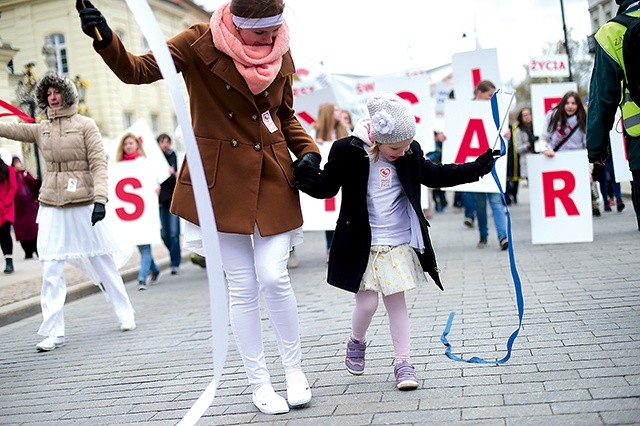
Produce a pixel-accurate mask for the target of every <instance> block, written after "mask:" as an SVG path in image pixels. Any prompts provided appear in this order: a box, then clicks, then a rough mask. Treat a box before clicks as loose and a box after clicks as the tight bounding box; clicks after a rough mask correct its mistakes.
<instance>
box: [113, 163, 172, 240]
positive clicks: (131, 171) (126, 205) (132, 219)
mask: <svg viewBox="0 0 640 426" xmlns="http://www.w3.org/2000/svg"><path fill="white" fill-rule="evenodd" d="M156 188H158V183H157V181H156V177H155V173H154V172H153V169H152V168H151V167H150V161H149V160H148V159H146V158H144V157H141V158H137V159H135V160H132V161H121V162H118V163H115V162H109V202H108V203H107V217H106V219H105V220H107V221H108V222H109V227H110V228H109V229H111V230H112V232H113V234H114V235H117V236H118V239H119V240H120V241H121V242H122V243H123V244H126V245H138V244H156V243H159V242H160V241H161V240H160V214H159V211H158V194H157V193H156Z"/></svg>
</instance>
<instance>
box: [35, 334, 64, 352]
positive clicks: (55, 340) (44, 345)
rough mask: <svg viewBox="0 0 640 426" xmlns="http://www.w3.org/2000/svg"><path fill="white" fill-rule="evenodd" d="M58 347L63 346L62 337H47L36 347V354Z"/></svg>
mask: <svg viewBox="0 0 640 426" xmlns="http://www.w3.org/2000/svg"><path fill="white" fill-rule="evenodd" d="M60 346H64V336H57V337H55V336H49V337H47V338H46V339H44V340H43V341H42V342H40V343H38V344H37V345H36V350H37V351H38V352H46V351H52V350H54V349H55V348H59V347H60Z"/></svg>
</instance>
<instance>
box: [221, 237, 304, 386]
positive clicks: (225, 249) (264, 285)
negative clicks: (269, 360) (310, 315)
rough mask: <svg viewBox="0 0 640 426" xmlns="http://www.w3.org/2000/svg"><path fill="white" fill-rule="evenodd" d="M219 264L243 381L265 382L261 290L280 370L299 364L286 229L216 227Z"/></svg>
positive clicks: (286, 369)
mask: <svg viewBox="0 0 640 426" xmlns="http://www.w3.org/2000/svg"><path fill="white" fill-rule="evenodd" d="M219 236H220V253H221V257H222V266H223V269H224V272H225V276H226V279H227V284H228V289H229V318H230V320H231V328H232V330H233V334H234V337H235V339H236V345H237V347H238V350H239V351H240V355H241V357H242V362H243V364H244V368H245V371H246V373H247V377H248V379H249V383H250V384H251V385H254V386H255V385H259V384H262V383H268V382H270V376H269V371H268V370H267V365H266V362H265V357H264V348H263V344H262V327H261V322H260V318H261V317H260V306H259V299H260V294H262V296H263V298H264V301H265V304H266V307H267V312H268V314H269V320H270V321H271V324H272V326H273V329H274V331H275V335H276V341H277V345H278V350H279V352H280V357H281V359H282V365H283V366H284V370H285V373H289V372H291V371H294V370H297V369H300V363H301V359H302V351H301V348H300V334H299V331H298V306H297V303H296V297H295V295H294V293H293V289H292V288H291V281H290V280H289V271H288V270H287V260H288V259H289V249H290V245H291V233H284V234H278V235H274V236H271V237H261V236H260V233H259V232H258V230H257V228H256V230H255V232H254V234H253V235H241V234H226V233H220V234H219Z"/></svg>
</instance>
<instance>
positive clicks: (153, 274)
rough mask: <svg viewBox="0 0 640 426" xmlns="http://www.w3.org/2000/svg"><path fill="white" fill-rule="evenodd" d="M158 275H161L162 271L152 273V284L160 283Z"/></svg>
mask: <svg viewBox="0 0 640 426" xmlns="http://www.w3.org/2000/svg"><path fill="white" fill-rule="evenodd" d="M158 275H160V271H156V272H152V273H151V282H152V283H155V282H156V281H158Z"/></svg>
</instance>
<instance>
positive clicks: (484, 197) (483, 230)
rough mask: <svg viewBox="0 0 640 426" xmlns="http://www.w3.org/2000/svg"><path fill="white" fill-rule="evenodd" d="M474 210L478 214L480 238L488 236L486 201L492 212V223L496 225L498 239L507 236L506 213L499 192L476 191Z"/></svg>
mask: <svg viewBox="0 0 640 426" xmlns="http://www.w3.org/2000/svg"><path fill="white" fill-rule="evenodd" d="M475 198H476V211H477V214H478V230H479V231H480V238H487V237H488V236H489V229H488V223H487V201H489V206H490V207H491V212H492V213H493V223H494V224H495V225H496V233H497V234H498V241H500V240H501V239H503V238H506V237H507V214H506V212H505V209H504V203H503V202H502V197H501V196H500V194H492V193H484V192H478V193H477V194H476V197H475Z"/></svg>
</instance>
